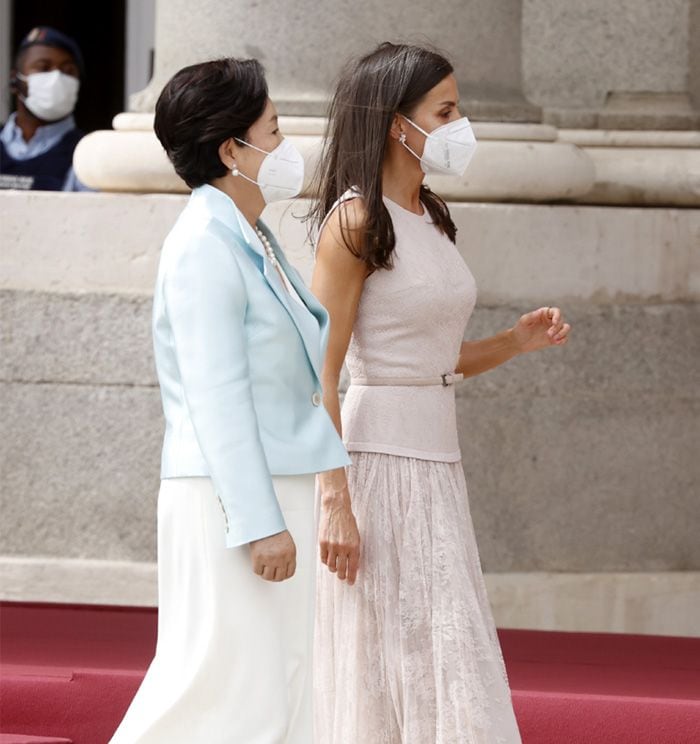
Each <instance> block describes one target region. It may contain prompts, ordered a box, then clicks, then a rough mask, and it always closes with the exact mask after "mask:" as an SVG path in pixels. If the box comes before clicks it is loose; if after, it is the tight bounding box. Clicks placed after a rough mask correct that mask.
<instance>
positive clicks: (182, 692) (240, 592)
mask: <svg viewBox="0 0 700 744" xmlns="http://www.w3.org/2000/svg"><path fill="white" fill-rule="evenodd" d="M273 482H274V487H275V491H276V493H277V497H278V499H279V503H280V506H281V508H282V511H283V513H284V516H285V520H286V523H287V527H288V529H289V531H290V533H291V535H292V537H293V538H294V542H295V543H296V548H297V569H296V574H295V575H294V576H293V577H292V578H291V579H288V580H286V581H283V582H281V583H274V582H268V581H264V580H263V579H261V578H260V577H259V576H256V575H255V574H254V573H253V571H252V567H251V561H250V555H249V548H248V546H247V545H245V546H242V547H239V548H226V547H225V545H224V536H225V527H224V514H223V510H222V507H221V505H220V503H219V501H218V499H217V496H216V494H215V492H214V489H213V485H212V482H211V480H210V479H209V478H173V479H167V480H163V481H162V482H161V488H160V493H159V496H158V597H159V599H158V601H159V613H158V643H157V647H156V655H155V658H154V659H153V662H152V663H151V666H150V668H149V669H148V672H147V674H146V676H145V678H144V680H143V682H142V684H141V686H140V688H139V690H138V692H137V693H136V696H135V697H134V699H133V701H132V703H131V705H130V707H129V709H128V711H127V713H126V715H125V717H124V719H123V720H122V722H121V724H120V726H119V728H118V729H117V731H116V733H115V734H114V736H113V738H112V740H111V744H200V743H201V744H310V742H311V741H312V709H311V706H312V681H311V650H312V638H313V611H314V564H315V555H316V549H315V524H314V476H313V474H309V475H292V476H274V478H273Z"/></svg>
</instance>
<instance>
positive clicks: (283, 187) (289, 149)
mask: <svg viewBox="0 0 700 744" xmlns="http://www.w3.org/2000/svg"><path fill="white" fill-rule="evenodd" d="M235 139H236V141H237V142H240V143H241V144H243V145H248V147H252V148H253V149H254V150H257V151H258V152H263V153H265V158H263V161H262V163H261V164H260V168H259V170H258V176H257V180H253V179H252V178H248V176H246V175H245V174H244V173H241V172H240V171H239V170H237V169H234V170H233V171H232V172H233V173H234V175H235V174H237V175H239V176H243V178H245V179H246V181H250V183H254V184H255V185H256V186H257V187H258V188H259V189H260V192H261V193H262V195H263V199H264V200H265V203H266V204H269V203H270V202H275V201H280V200H281V199H292V198H293V197H295V196H296V195H297V194H298V193H299V192H300V191H301V187H302V186H303V185H304V158H303V157H302V156H301V153H300V152H299V150H297V148H296V147H294V145H293V144H292V143H291V142H290V141H289V140H288V139H283V140H282V141H281V142H280V143H279V145H277V147H275V149H274V150H271V151H270V152H268V151H267V150H263V149H261V148H260V147H256V146H255V145H251V144H250V142H245V141H244V140H241V139H238V137H236V138H235Z"/></svg>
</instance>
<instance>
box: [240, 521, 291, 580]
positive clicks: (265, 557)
mask: <svg viewBox="0 0 700 744" xmlns="http://www.w3.org/2000/svg"><path fill="white" fill-rule="evenodd" d="M250 557H251V560H252V561H253V571H254V572H255V573H256V574H258V576H260V577H262V578H263V579H265V580H266V581H284V580H285V579H291V578H292V576H294V572H295V571H296V570H297V548H296V545H295V544H294V540H293V539H292V536H291V535H290V534H289V532H288V531H287V530H285V531H284V532H278V533H277V534H276V535H270V536H269V537H263V538H261V539H260V540H253V542H251V543H250Z"/></svg>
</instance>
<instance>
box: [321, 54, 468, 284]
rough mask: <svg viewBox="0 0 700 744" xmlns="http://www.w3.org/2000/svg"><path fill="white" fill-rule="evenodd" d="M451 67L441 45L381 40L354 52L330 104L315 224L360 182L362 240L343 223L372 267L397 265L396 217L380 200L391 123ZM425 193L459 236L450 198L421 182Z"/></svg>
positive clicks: (435, 216) (451, 233)
mask: <svg viewBox="0 0 700 744" xmlns="http://www.w3.org/2000/svg"><path fill="white" fill-rule="evenodd" d="M452 71H453V68H452V65H451V64H450V62H449V61H448V60H447V59H445V57H443V56H442V55H441V54H439V53H438V52H435V51H432V50H430V49H425V48H423V47H418V46H412V45H408V44H390V43H389V42H385V43H383V44H380V45H379V46H378V47H377V48H376V49H375V50H374V51H373V52H371V53H370V54H368V55H366V56H364V57H361V58H360V59H357V60H353V61H352V62H350V64H348V66H347V67H346V68H345V69H344V71H343V72H342V73H341V76H340V79H339V81H338V85H337V88H336V91H335V94H334V96H333V99H332V101H331V104H330V109H329V114H328V130H327V132H326V138H325V142H324V145H323V151H322V154H321V159H320V163H319V166H318V169H317V171H316V175H315V184H314V186H315V189H314V190H315V192H316V194H317V195H318V197H317V198H318V201H316V202H315V203H314V204H313V206H312V207H311V210H310V212H309V215H308V216H309V219H310V220H311V227H312V229H313V228H316V229H320V227H321V224H322V223H323V220H324V219H325V217H326V215H327V214H328V212H329V211H330V210H331V207H332V206H333V203H334V202H335V201H336V200H337V199H338V198H339V197H340V196H341V195H342V194H343V193H344V192H345V191H346V190H347V189H349V188H350V187H353V186H354V187H356V188H357V189H358V190H359V192H360V194H361V195H362V199H363V202H364V205H365V212H366V221H365V223H364V225H363V227H362V231H361V233H360V234H359V235H358V236H356V237H357V238H358V239H357V240H356V241H355V242H356V247H353V244H352V242H351V236H350V230H351V228H350V227H349V225H348V224H347V222H346V224H343V217H342V214H343V213H342V211H341V218H340V219H341V234H342V236H343V241H344V242H345V245H346V246H347V248H348V250H350V251H351V252H352V253H353V254H354V255H356V256H357V257H358V258H361V259H362V260H363V261H365V263H366V264H367V266H368V268H369V269H370V271H374V270H376V269H388V268H391V266H392V258H391V257H392V253H393V251H394V246H395V243H396V237H395V235H394V227H393V225H392V222H391V217H390V215H389V212H388V211H387V208H386V206H385V205H384V202H383V201H382V166H383V163H384V155H385V151H386V146H387V139H388V135H389V130H390V129H391V125H392V122H393V119H394V116H395V115H396V114H397V113H400V114H403V115H404V116H408V117H409V118H410V117H411V115H412V114H413V111H414V110H415V108H416V106H417V105H418V104H419V103H420V101H421V99H422V98H423V96H425V94H426V93H427V92H428V91H429V90H431V89H432V88H434V87H435V86H436V85H437V84H438V83H439V82H440V81H441V80H444V79H445V78H446V77H447V76H448V75H449V74H450V73H451V72H452ZM420 200H421V202H422V203H423V205H424V206H425V208H426V209H427V210H428V212H429V214H430V217H431V218H432V221H433V223H434V224H435V225H436V227H437V228H438V229H439V230H440V231H441V232H443V233H444V234H445V235H447V237H448V238H449V239H450V240H451V241H452V242H454V241H455V237H456V234H457V228H456V227H455V224H454V222H453V221H452V218H451V217H450V213H449V210H448V209H447V205H446V204H445V202H444V201H443V200H442V199H441V198H440V197H439V196H438V195H437V194H434V193H433V192H432V191H430V189H429V188H428V187H427V186H425V185H421V188H420Z"/></svg>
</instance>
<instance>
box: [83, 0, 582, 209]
mask: <svg viewBox="0 0 700 744" xmlns="http://www.w3.org/2000/svg"><path fill="white" fill-rule="evenodd" d="M521 7H522V0H498V1H497V2H495V1H494V0H466V1H465V0H435V2H432V3H430V5H425V4H408V3H403V2H400V1H399V0H387V1H386V2H383V3H378V2H376V1H375V0H355V1H354V2H352V3H348V2H346V1H345V0H325V1H324V2H323V3H322V4H320V5H319V4H318V3H317V2H315V0H295V2H294V3H290V2H287V1H286V0H268V1H267V2H265V3H259V2H254V1H253V0H229V1H224V0H202V2H198V3H192V2H191V0H159V1H158V3H157V8H156V57H155V73H154V77H153V80H152V81H151V83H150V84H149V85H148V86H147V88H146V89H145V90H143V91H141V92H140V93H137V94H136V95H135V96H133V97H132V99H131V103H130V107H131V109H132V111H131V112H130V113H128V114H122V115H120V116H118V117H117V118H116V119H115V122H114V126H115V131H113V132H98V133H93V134H91V135H89V136H88V137H86V138H85V139H84V140H83V142H81V144H80V146H79V148H78V150H77V152H76V158H75V164H76V170H77V172H78V174H79V176H80V178H81V179H82V180H83V181H85V182H86V183H88V184H89V185H91V186H93V187H95V188H98V189H101V190H112V191H186V187H185V185H184V184H183V183H182V182H181V181H180V180H179V179H178V178H177V177H176V176H175V175H174V173H173V171H172V168H171V167H170V165H169V164H168V163H167V160H166V159H165V157H164V155H163V153H162V150H161V149H160V146H159V145H158V143H157V141H156V140H155V138H154V137H153V134H152V111H153V109H154V106H155V101H156V99H157V97H158V95H159V93H160V91H161V90H162V87H163V85H164V84H165V83H166V81H167V80H168V79H169V78H170V77H171V76H172V75H173V74H174V73H175V72H176V71H177V70H178V69H180V68H181V67H183V66H185V65H187V64H192V63H194V62H198V61H202V60H206V59H212V58H215V57H218V56H238V57H251V56H254V57H257V58H258V59H260V61H261V62H262V63H263V64H264V65H265V68H266V71H267V76H268V82H269V86H270V93H271V96H272V98H273V100H274V101H275V103H276V104H277V106H278V109H279V111H280V113H281V114H282V122H281V125H282V130H283V131H284V132H285V134H286V135H288V136H291V137H293V138H294V139H295V141H296V143H297V144H298V145H299V146H300V148H301V149H302V150H303V152H304V153H305V154H306V155H307V156H308V158H309V161H310V162H309V164H310V165H311V164H312V163H313V158H314V153H315V152H317V149H318V145H319V143H320V138H321V136H322V134H323V131H324V126H325V121H324V119H323V118H322V116H323V114H324V112H325V110H326V106H327V102H328V98H329V96H330V94H331V92H332V89H333V83H334V80H335V78H336V76H337V75H338V73H339V71H340V69H341V67H342V65H343V63H344V62H345V60H347V59H348V58H350V57H352V56H354V55H358V54H361V53H364V52H367V51H369V50H371V49H372V48H373V47H374V46H375V45H376V44H377V43H379V42H381V41H385V40H390V41H408V42H413V43H419V44H432V45H434V46H436V47H438V48H440V49H442V50H444V51H445V52H446V53H447V55H448V56H449V57H450V58H451V59H452V61H453V63H454V66H455V72H456V76H457V79H458V81H459V85H460V92H461V96H462V101H463V105H464V109H465V111H466V113H467V114H468V115H469V116H470V118H471V119H473V120H474V121H475V122H476V127H475V131H476V135H477V138H479V139H480V140H482V146H481V147H480V148H479V150H478V152H477V155H476V157H475V160H474V164H473V165H472V167H470V169H469V171H468V173H467V175H466V176H465V178H464V179H462V180H461V181H459V180H458V181H455V180H454V179H452V180H450V181H449V182H448V181H447V180H444V179H437V180H435V182H434V185H435V187H436V188H440V189H442V190H443V192H444V193H445V196H447V197H448V198H450V199H452V200H456V201H460V200H487V201H510V200H518V201H536V202H537V201H552V200H563V199H564V200H565V199H573V198H576V197H580V196H582V195H584V194H585V193H586V192H587V191H589V190H590V188H591V187H592V185H593V167H592V164H591V163H590V162H589V159H588V158H587V157H586V156H585V155H584V154H583V153H582V152H581V151H580V150H579V149H578V148H577V147H576V146H575V145H572V144H570V143H559V142H556V141H555V140H556V139H557V131H556V129H555V128H554V127H551V126H543V125H542V124H540V123H539V122H540V120H541V110H540V108H539V107H537V106H534V105H532V104H531V103H530V102H528V101H527V100H526V98H525V97H524V95H523V93H522V70H521V67H522V65H521V57H522V55H521V42H520V39H521ZM308 171H309V172H310V171H311V168H308Z"/></svg>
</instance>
